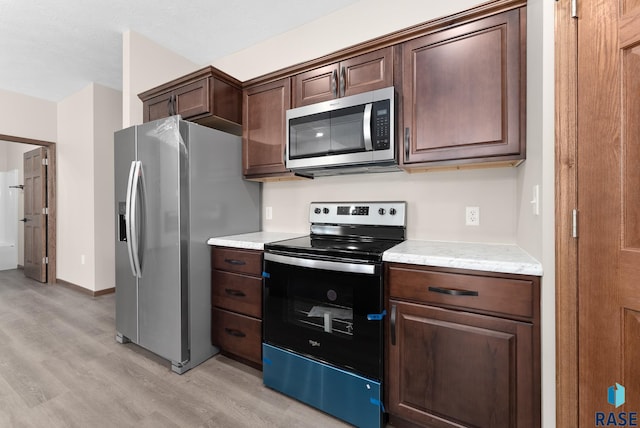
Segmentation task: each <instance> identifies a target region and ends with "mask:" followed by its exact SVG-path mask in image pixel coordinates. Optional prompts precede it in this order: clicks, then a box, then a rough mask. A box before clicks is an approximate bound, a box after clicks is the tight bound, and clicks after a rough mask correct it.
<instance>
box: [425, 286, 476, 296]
mask: <svg viewBox="0 0 640 428" xmlns="http://www.w3.org/2000/svg"><path fill="white" fill-rule="evenodd" d="M429 291H433V292H434V293H441V294H448V295H450V296H477V295H478V292H477V291H472V290H456V289H455V288H440V287H429Z"/></svg>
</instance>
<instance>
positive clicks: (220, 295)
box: [211, 270, 262, 318]
mask: <svg viewBox="0 0 640 428" xmlns="http://www.w3.org/2000/svg"><path fill="white" fill-rule="evenodd" d="M211 285H212V293H211V303H212V305H213V306H219V307H221V308H223V309H228V310H230V311H234V312H240V313H243V314H246V315H251V316H252V317H256V318H262V278H260V277H255V276H246V275H240V274H237V273H231V272H223V271H219V270H214V271H213V272H212V273H211Z"/></svg>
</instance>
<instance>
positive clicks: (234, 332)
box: [224, 327, 246, 337]
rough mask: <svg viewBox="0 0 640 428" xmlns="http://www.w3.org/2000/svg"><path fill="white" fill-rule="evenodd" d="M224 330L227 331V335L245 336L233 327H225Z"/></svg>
mask: <svg viewBox="0 0 640 428" xmlns="http://www.w3.org/2000/svg"><path fill="white" fill-rule="evenodd" d="M224 332H225V333H227V334H228V335H229V336H234V337H245V336H246V334H244V333H243V332H241V331H240V330H236V329H235V328H226V327H225V329H224Z"/></svg>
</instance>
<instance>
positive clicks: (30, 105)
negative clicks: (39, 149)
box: [0, 89, 57, 142]
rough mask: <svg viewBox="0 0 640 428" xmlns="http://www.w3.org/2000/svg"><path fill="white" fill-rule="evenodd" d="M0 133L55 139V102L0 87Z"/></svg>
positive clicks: (36, 138)
mask: <svg viewBox="0 0 640 428" xmlns="http://www.w3.org/2000/svg"><path fill="white" fill-rule="evenodd" d="M0 100H2V102H1V103H0V118H2V120H0V134H4V135H12V136H17V137H24V138H33V139H35V140H45V141H53V142H55V141H56V136H57V122H56V103H54V102H51V101H45V100H41V99H38V98H33V97H28V96H26V95H21V94H16V93H15V92H10V91H5V90H2V89H0Z"/></svg>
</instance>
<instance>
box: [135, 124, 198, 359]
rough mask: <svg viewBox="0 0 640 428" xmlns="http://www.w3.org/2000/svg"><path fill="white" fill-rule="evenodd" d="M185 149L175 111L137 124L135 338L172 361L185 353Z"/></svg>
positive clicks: (186, 255)
mask: <svg viewBox="0 0 640 428" xmlns="http://www.w3.org/2000/svg"><path fill="white" fill-rule="evenodd" d="M187 155H188V148H187V146H186V144H185V142H184V141H182V138H181V137H180V132H179V120H178V118H177V117H175V116H174V117H172V118H169V119H166V120H164V121H155V122H150V123H147V124H144V125H140V126H138V136H137V160H138V161H140V162H141V180H142V182H143V183H144V184H143V188H144V191H143V192H142V194H143V195H144V196H143V198H142V199H143V201H142V202H141V203H142V204H143V206H144V207H145V209H144V214H143V215H141V220H140V223H141V228H142V230H143V231H144V233H141V234H140V235H139V236H140V241H139V242H138V245H139V247H140V252H139V253H140V256H141V258H142V261H141V277H140V278H139V279H138V323H139V341H138V343H139V344H140V345H141V346H143V347H145V348H147V349H149V350H150V351H152V352H154V353H156V354H158V355H160V356H161V357H163V358H166V359H168V360H171V361H172V363H173V364H174V365H176V364H177V365H180V364H181V363H183V362H185V361H186V360H188V359H189V353H188V334H187V328H188V321H187V315H188V314H187V306H186V304H187V291H188V290H187V281H188V274H187V265H186V263H187V262H188V250H187V248H186V237H185V236H184V232H185V229H188V215H186V216H185V213H183V212H181V211H182V210H181V207H183V206H184V204H185V201H184V198H185V197H188V192H187V188H186V186H187V175H186V165H187V162H186V159H187ZM186 206H187V207H188V205H186ZM187 209H188V208H187ZM183 241H184V242H183Z"/></svg>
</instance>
